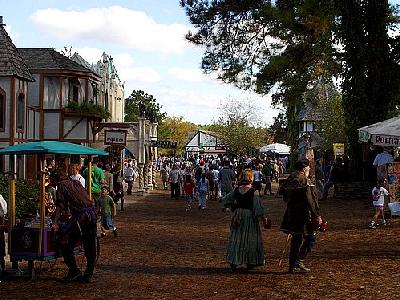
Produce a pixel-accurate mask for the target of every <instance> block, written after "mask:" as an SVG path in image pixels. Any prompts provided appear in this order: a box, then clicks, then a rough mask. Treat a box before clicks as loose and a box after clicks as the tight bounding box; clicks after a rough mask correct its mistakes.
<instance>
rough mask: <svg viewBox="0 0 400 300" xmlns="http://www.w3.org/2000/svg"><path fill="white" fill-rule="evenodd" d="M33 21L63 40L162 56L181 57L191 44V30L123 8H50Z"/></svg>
mask: <svg viewBox="0 0 400 300" xmlns="http://www.w3.org/2000/svg"><path fill="white" fill-rule="evenodd" d="M30 18H31V20H32V22H33V23H34V25H36V26H37V27H38V28H39V29H40V30H42V31H45V32H48V33H50V34H52V35H54V36H55V37H58V38H60V39H63V40H65V39H67V38H70V39H74V40H78V41H87V40H91V41H99V42H105V43H112V44H117V45H121V46H125V47H128V48H132V49H140V50H144V51H148V52H159V53H162V54H179V53H182V52H183V51H184V50H185V49H186V48H189V47H190V46H189V43H188V42H187V41H186V40H185V38H184V36H185V34H186V33H187V32H188V30H189V28H188V27H187V26H185V25H182V24H160V23H157V22H156V21H155V20H153V19H152V18H151V17H150V16H148V15H146V14H145V13H144V12H140V11H135V10H130V9H127V8H123V7H120V6H111V7H107V8H90V9H87V10H85V11H76V10H70V11H62V10H60V9H56V8H47V9H42V10H38V11H36V12H34V13H33V14H32V15H31V17H30Z"/></svg>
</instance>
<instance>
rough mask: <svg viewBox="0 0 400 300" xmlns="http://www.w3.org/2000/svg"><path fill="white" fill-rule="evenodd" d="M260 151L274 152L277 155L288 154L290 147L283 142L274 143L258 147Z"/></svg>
mask: <svg viewBox="0 0 400 300" xmlns="http://www.w3.org/2000/svg"><path fill="white" fill-rule="evenodd" d="M259 151H260V153H274V154H278V155H289V154H290V147H289V146H288V145H285V144H279V143H274V144H270V145H266V146H263V147H261V148H260V150H259Z"/></svg>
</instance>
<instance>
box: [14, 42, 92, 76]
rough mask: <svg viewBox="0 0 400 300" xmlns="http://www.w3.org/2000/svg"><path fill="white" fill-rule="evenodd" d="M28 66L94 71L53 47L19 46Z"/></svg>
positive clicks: (19, 50)
mask: <svg viewBox="0 0 400 300" xmlns="http://www.w3.org/2000/svg"><path fill="white" fill-rule="evenodd" d="M18 52H19V53H20V54H21V56H22V58H23V59H24V60H25V62H26V64H27V66H28V68H29V69H30V70H31V71H33V70H57V71H64V70H67V71H75V72H84V73H93V71H92V70H90V69H88V68H86V67H84V66H82V65H81V64H78V63H77V62H75V61H73V60H71V59H69V58H68V57H66V56H65V55H63V54H61V53H59V52H57V51H56V50H54V49H53V48H18Z"/></svg>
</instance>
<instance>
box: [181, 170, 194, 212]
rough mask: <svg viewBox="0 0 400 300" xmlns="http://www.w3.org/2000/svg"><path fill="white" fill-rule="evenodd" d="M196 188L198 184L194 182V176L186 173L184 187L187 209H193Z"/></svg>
mask: <svg viewBox="0 0 400 300" xmlns="http://www.w3.org/2000/svg"><path fill="white" fill-rule="evenodd" d="M195 188H196V185H195V184H194V181H193V179H192V176H190V175H186V177H185V183H184V185H183V189H184V190H185V197H186V211H189V210H191V209H192V201H193V198H194V191H195Z"/></svg>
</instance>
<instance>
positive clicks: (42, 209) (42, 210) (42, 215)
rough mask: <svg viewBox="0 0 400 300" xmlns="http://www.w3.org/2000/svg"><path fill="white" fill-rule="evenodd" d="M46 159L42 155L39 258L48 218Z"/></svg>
mask: <svg viewBox="0 0 400 300" xmlns="http://www.w3.org/2000/svg"><path fill="white" fill-rule="evenodd" d="M45 180H46V173H45V159H44V154H40V206H39V209H40V231H39V248H38V255H39V257H42V256H43V235H44V221H45V217H46V201H45V195H46V191H45Z"/></svg>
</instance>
